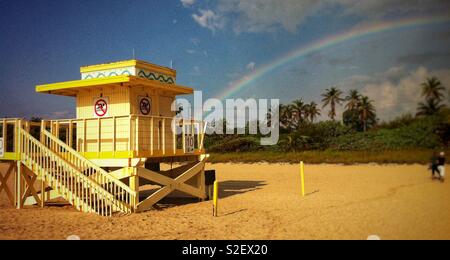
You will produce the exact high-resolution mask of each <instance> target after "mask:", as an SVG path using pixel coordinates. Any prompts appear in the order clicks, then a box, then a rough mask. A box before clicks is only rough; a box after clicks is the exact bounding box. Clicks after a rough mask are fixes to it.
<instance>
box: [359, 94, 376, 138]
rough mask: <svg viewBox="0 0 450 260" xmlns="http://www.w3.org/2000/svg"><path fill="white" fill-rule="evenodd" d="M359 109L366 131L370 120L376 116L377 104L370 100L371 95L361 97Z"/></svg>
mask: <svg viewBox="0 0 450 260" xmlns="http://www.w3.org/2000/svg"><path fill="white" fill-rule="evenodd" d="M358 111H359V114H360V118H361V122H362V124H363V129H364V132H366V131H367V122H368V120H369V119H371V118H372V119H374V118H375V106H374V105H373V101H372V100H370V99H369V97H366V96H364V97H361V100H360V102H359V103H358Z"/></svg>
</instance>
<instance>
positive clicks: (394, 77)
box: [342, 67, 450, 120]
mask: <svg viewBox="0 0 450 260" xmlns="http://www.w3.org/2000/svg"><path fill="white" fill-rule="evenodd" d="M432 76H436V77H438V78H439V79H440V80H441V82H442V83H443V84H444V86H446V87H447V88H448V87H450V69H446V70H429V69H427V68H425V67H419V68H417V69H415V70H412V71H407V70H406V69H405V68H403V67H393V68H391V69H389V70H387V71H385V72H383V73H379V74H376V75H374V76H354V77H352V78H350V79H348V80H346V81H345V82H343V83H342V86H346V87H345V89H346V91H348V90H350V89H358V90H360V92H361V93H362V94H364V95H367V96H368V97H369V98H370V99H372V100H373V101H374V104H375V107H376V109H377V115H378V117H379V118H380V119H382V120H391V119H394V118H395V117H397V116H400V115H403V114H407V113H410V114H415V113H416V109H417V104H418V103H419V102H421V101H422V100H423V98H422V97H421V87H420V84H421V83H423V82H424V81H425V80H426V79H427V78H428V77H432Z"/></svg>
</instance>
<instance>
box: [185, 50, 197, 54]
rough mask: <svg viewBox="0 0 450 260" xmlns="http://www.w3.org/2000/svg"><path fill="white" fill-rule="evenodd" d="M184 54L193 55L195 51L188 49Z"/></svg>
mask: <svg viewBox="0 0 450 260" xmlns="http://www.w3.org/2000/svg"><path fill="white" fill-rule="evenodd" d="M186 52H187V53H189V54H195V52H196V51H195V50H191V49H188V50H186Z"/></svg>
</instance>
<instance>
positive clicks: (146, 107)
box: [139, 98, 151, 116]
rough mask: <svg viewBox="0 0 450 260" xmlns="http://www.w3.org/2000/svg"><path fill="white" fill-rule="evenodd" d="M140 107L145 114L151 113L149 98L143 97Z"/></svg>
mask: <svg viewBox="0 0 450 260" xmlns="http://www.w3.org/2000/svg"><path fill="white" fill-rule="evenodd" d="M139 108H140V110H141V113H142V114H143V115H144V116H147V115H148V114H150V110H151V104H150V100H149V99H148V98H143V99H141V102H140V104H139Z"/></svg>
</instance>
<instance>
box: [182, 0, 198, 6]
mask: <svg viewBox="0 0 450 260" xmlns="http://www.w3.org/2000/svg"><path fill="white" fill-rule="evenodd" d="M180 1H181V3H182V4H183V6H184V7H190V6H193V5H194V4H195V0H180Z"/></svg>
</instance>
